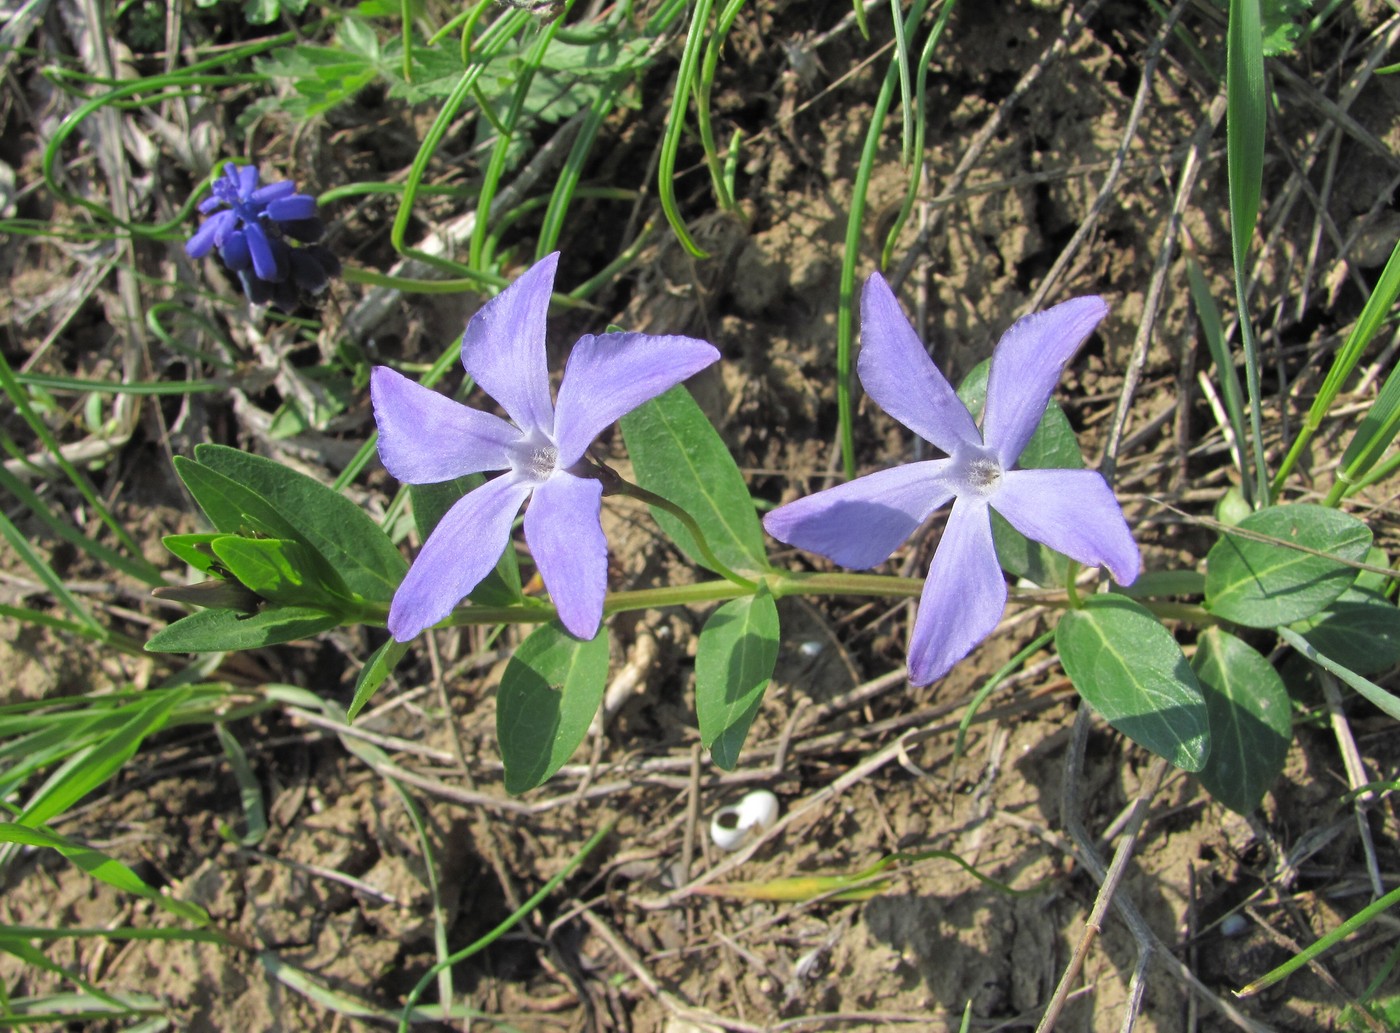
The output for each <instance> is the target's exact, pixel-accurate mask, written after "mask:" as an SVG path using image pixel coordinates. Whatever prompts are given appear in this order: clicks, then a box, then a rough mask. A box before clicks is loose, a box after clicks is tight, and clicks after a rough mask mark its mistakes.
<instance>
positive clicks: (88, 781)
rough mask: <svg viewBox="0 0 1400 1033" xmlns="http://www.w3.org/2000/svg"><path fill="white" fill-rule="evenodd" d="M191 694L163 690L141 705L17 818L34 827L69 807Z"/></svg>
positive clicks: (71, 761)
mask: <svg viewBox="0 0 1400 1033" xmlns="http://www.w3.org/2000/svg"><path fill="white" fill-rule="evenodd" d="M188 697H189V692H188V690H183V691H175V692H170V693H163V694H161V695H159V696H156V697H155V698H154V699H152V700H150V701H149V702H148V703H146V705H145V706H142V707H138V708H137V709H136V711H135V712H134V713H133V714H132V715H131V717H130V718H128V719H127V720H126V721H125V722H124V723H123V724H121V725H120V726H119V727H118V728H116V729H114V730H113V731H112V733H111V734H110V735H107V736H104V737H103V738H101V739H98V740H97V741H96V742H94V743H93V744H92V745H91V746H88V747H86V748H84V749H82V750H79V751H78V752H77V753H75V754H74V755H73V756H72V757H70V758H68V760H67V761H65V762H64V764H63V765H62V766H61V767H60V768H58V769H57V770H56V771H54V772H53V773H52V774H51V775H49V777H48V778H47V779H46V780H45V782H44V784H43V785H42V786H40V787H39V788H38V789H37V790H36V791H35V793H34V795H33V796H32V797H31V798H30V800H29V802H28V804H26V805H25V808H24V810H23V811H22V812H21V813H20V815H19V817H18V818H17V819H16V820H17V821H18V822H19V823H20V824H21V825H28V826H30V827H31V828H33V827H37V826H39V825H43V824H45V823H46V822H49V821H51V820H52V819H53V818H55V817H57V816H58V815H60V814H62V813H63V812H64V811H66V810H68V808H69V807H72V806H73V805H74V804H75V803H77V802H78V801H79V800H81V799H82V798H83V797H85V796H86V795H87V794H88V793H90V792H92V791H93V790H94V789H96V788H97V787H98V786H100V785H101V784H102V783H103V782H106V781H107V779H109V778H111V777H112V776H113V775H115V774H116V773H117V771H118V770H120V769H121V767H122V765H124V764H125V763H126V762H127V761H129V760H130V759H131V758H132V757H133V756H135V755H136V750H137V748H138V747H140V745H141V742H142V740H144V739H145V738H146V736H148V735H150V734H151V733H152V732H156V731H159V730H160V729H161V728H163V727H164V726H165V723H166V721H167V720H168V719H169V717H170V712H171V711H172V710H174V709H175V707H176V706H178V705H179V704H180V703H182V702H184V700H185V699H187V698H188Z"/></svg>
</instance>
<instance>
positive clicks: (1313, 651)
mask: <svg viewBox="0 0 1400 1033" xmlns="http://www.w3.org/2000/svg"><path fill="white" fill-rule="evenodd" d="M1278 635H1279V638H1281V639H1283V640H1284V641H1285V642H1287V643H1288V644H1289V645H1290V646H1292V647H1293V648H1294V649H1296V650H1298V652H1299V653H1301V654H1302V655H1303V656H1305V657H1307V658H1308V659H1309V660H1311V661H1312V662H1313V663H1315V664H1317V665H1318V666H1319V667H1321V668H1322V669H1323V670H1325V671H1329V672H1330V673H1332V674H1335V675H1336V676H1337V677H1338V678H1340V679H1341V680H1342V681H1344V682H1345V683H1346V684H1347V685H1349V686H1351V687H1352V688H1353V689H1355V690H1356V691H1357V692H1358V693H1360V694H1361V695H1362V696H1364V697H1366V699H1368V700H1370V701H1371V703H1372V704H1373V705H1375V706H1376V707H1377V708H1378V709H1379V710H1381V711H1382V712H1383V713H1385V714H1389V715H1390V716H1391V717H1393V718H1394V719H1395V720H1397V721H1400V696H1396V695H1395V694H1394V693H1391V692H1387V691H1386V690H1385V689H1383V688H1381V687H1380V686H1379V685H1377V684H1376V683H1375V682H1373V681H1369V680H1367V679H1366V678H1363V677H1361V675H1359V674H1357V673H1356V672H1355V671H1353V670H1351V669H1350V668H1347V667H1344V666H1342V665H1341V664H1339V663H1337V661H1335V660H1333V659H1332V658H1331V657H1330V656H1328V655H1327V654H1325V653H1322V652H1319V651H1318V649H1317V648H1316V647H1315V646H1313V645H1312V643H1310V642H1309V641H1308V640H1307V639H1305V638H1304V637H1303V636H1302V635H1300V634H1298V633H1297V632H1296V631H1294V630H1293V629H1292V628H1279V629H1278Z"/></svg>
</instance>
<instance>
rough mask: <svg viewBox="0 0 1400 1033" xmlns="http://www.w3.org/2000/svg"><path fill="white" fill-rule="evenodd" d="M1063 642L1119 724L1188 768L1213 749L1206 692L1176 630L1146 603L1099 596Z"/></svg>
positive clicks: (1073, 620) (1085, 682)
mask: <svg viewBox="0 0 1400 1033" xmlns="http://www.w3.org/2000/svg"><path fill="white" fill-rule="evenodd" d="M1055 647H1056V648H1057V649H1058V650H1059V653H1060V660H1061V662H1062V663H1063V664H1064V667H1065V673H1066V674H1068V675H1069V678H1070V681H1072V682H1074V687H1075V688H1076V689H1078V690H1079V694H1080V695H1081V696H1083V697H1084V699H1085V700H1086V701H1087V702H1088V703H1089V704H1090V705H1091V706H1092V707H1093V708H1094V709H1095V710H1097V711H1098V712H1099V713H1100V714H1102V715H1103V716H1104V718H1105V719H1106V720H1107V721H1108V723H1109V724H1111V725H1112V726H1113V727H1114V728H1116V729H1118V730H1119V731H1120V732H1122V733H1123V734H1124V735H1126V736H1127V737H1128V738H1129V739H1132V740H1133V741H1134V742H1135V743H1137V744H1138V745H1139V746H1143V747H1145V748H1147V749H1149V750H1151V751H1152V752H1153V753H1155V754H1157V755H1158V756H1160V757H1165V758H1166V759H1167V760H1169V761H1171V762H1172V763H1173V764H1175V765H1176V766H1177V767H1179V768H1181V769H1182V770H1183V771H1200V770H1201V768H1202V767H1203V766H1204V765H1205V762H1206V756H1207V754H1208V753H1209V752H1210V731H1209V725H1208V724H1207V718H1206V703H1205V698H1204V697H1203V696H1202V694H1201V687H1200V685H1199V684H1197V682H1196V676H1195V674H1194V673H1193V672H1192V670H1191V665H1190V664H1188V663H1187V662H1186V657H1185V656H1184V655H1183V654H1182V652H1181V647H1180V646H1178V645H1177V644H1176V639H1174V638H1172V635H1171V632H1169V631H1168V630H1167V629H1166V628H1164V627H1162V625H1161V624H1160V623H1159V622H1158V620H1157V618H1156V617H1154V616H1152V614H1151V613H1149V612H1148V611H1147V610H1146V609H1144V608H1143V607H1142V606H1140V605H1139V604H1137V603H1135V602H1133V601H1132V600H1131V599H1124V598H1122V597H1121V596H1117V595H1096V596H1094V597H1093V598H1091V599H1089V600H1088V601H1087V602H1086V603H1085V605H1084V608H1083V609H1080V610H1070V611H1069V612H1068V613H1066V614H1065V615H1064V616H1063V617H1061V618H1060V623H1059V626H1058V627H1057V628H1056V629H1055Z"/></svg>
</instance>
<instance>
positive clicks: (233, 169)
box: [225, 165, 258, 201]
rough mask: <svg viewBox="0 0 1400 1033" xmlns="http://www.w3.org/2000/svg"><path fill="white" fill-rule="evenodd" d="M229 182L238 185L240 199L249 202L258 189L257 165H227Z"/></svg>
mask: <svg viewBox="0 0 1400 1033" xmlns="http://www.w3.org/2000/svg"><path fill="white" fill-rule="evenodd" d="M225 169H226V170H227V174H228V178H229V181H230V182H232V183H234V184H236V185H237V187H236V188H237V190H238V199H239V200H240V201H248V200H250V199H251V198H252V196H253V191H254V190H256V189H258V167H257V166H256V165H226V166H225Z"/></svg>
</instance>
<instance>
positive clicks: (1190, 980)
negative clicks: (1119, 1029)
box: [1051, 703, 1274, 1033]
mask: <svg viewBox="0 0 1400 1033" xmlns="http://www.w3.org/2000/svg"><path fill="white" fill-rule="evenodd" d="M1090 720H1091V710H1090V707H1089V705H1088V704H1087V703H1083V704H1081V705H1080V708H1079V712H1078V713H1077V714H1076V715H1075V719H1074V726H1073V731H1072V736H1071V742H1070V748H1069V752H1068V754H1067V756H1066V761H1065V788H1066V792H1067V793H1068V792H1069V791H1071V787H1072V786H1075V785H1078V784H1080V783H1082V780H1083V774H1084V772H1083V761H1084V748H1085V746H1086V745H1087V743H1088V741H1089V723H1090ZM1064 806H1065V813H1064V814H1063V815H1062V819H1063V821H1064V824H1065V827H1066V828H1067V829H1068V830H1069V833H1070V836H1071V838H1072V839H1073V840H1074V843H1073V850H1072V852H1071V856H1072V857H1074V859H1075V860H1076V861H1078V862H1079V864H1081V865H1083V866H1084V867H1085V868H1087V869H1088V870H1089V873H1090V874H1091V875H1093V876H1094V879H1095V880H1096V881H1098V882H1100V883H1102V882H1103V881H1104V879H1105V878H1107V876H1108V869H1107V868H1106V867H1105V866H1104V863H1103V860H1102V859H1101V858H1100V857H1099V855H1098V853H1097V851H1096V850H1095V849H1094V844H1093V841H1092V840H1091V839H1090V838H1089V833H1088V831H1087V830H1086V829H1085V828H1084V822H1083V820H1082V818H1081V816H1080V813H1079V811H1078V809H1077V807H1075V808H1071V807H1070V806H1069V804H1068V801H1067V802H1066V804H1065V805H1064ZM1051 841H1052V842H1057V841H1056V840H1054V839H1052V840H1051ZM1057 845H1060V844H1059V843H1058V842H1057ZM1065 848H1066V847H1065V846H1064V845H1061V849H1065ZM1113 906H1114V907H1115V908H1117V909H1118V915H1119V917H1120V918H1122V919H1123V922H1124V924H1125V925H1127V927H1128V929H1129V931H1130V932H1131V933H1132V934H1133V939H1135V940H1136V941H1137V942H1138V944H1139V946H1140V948H1141V946H1142V945H1144V944H1147V945H1150V948H1151V950H1152V960H1154V961H1156V962H1158V963H1159V964H1160V965H1162V967H1163V968H1165V969H1167V971H1169V972H1170V973H1171V974H1172V975H1173V976H1175V977H1176V978H1177V979H1179V980H1181V981H1182V982H1183V983H1185V984H1186V985H1187V986H1188V987H1189V988H1190V989H1192V990H1194V991H1195V992H1196V994H1197V995H1198V996H1199V997H1200V998H1201V1000H1203V1001H1205V1002H1206V1003H1207V1004H1209V1005H1210V1006H1211V1007H1213V1008H1215V1009H1216V1010H1217V1011H1218V1012H1220V1014H1222V1015H1223V1016H1225V1017H1226V1018H1227V1019H1229V1020H1230V1021H1231V1022H1233V1023H1234V1024H1235V1025H1236V1026H1238V1027H1239V1028H1240V1029H1244V1030H1248V1031H1249V1033H1274V1030H1273V1027H1272V1026H1266V1025H1264V1024H1263V1023H1262V1022H1256V1021H1254V1020H1253V1019H1251V1018H1250V1017H1249V1016H1247V1015H1245V1014H1244V1013H1243V1012H1242V1011H1240V1010H1239V1009H1238V1008H1236V1007H1235V1006H1234V1005H1233V1004H1231V1003H1230V1002H1229V1001H1226V1000H1224V999H1223V998H1221V997H1219V996H1217V995H1216V993H1215V992H1214V991H1213V990H1211V988H1210V987H1208V986H1206V985H1205V984H1204V983H1202V982H1201V981H1200V979H1199V978H1197V976H1196V973H1194V972H1192V971H1191V970H1190V969H1189V968H1187V967H1186V965H1185V964H1183V963H1182V962H1181V960H1180V959H1179V958H1177V956H1176V955H1175V954H1173V953H1172V952H1171V950H1170V949H1169V948H1168V947H1167V946H1166V945H1165V944H1163V943H1162V941H1161V940H1160V939H1158V937H1157V934H1156V933H1154V932H1153V931H1152V927H1151V926H1149V925H1148V924H1147V920H1146V919H1144V918H1143V917H1142V912H1140V911H1139V910H1138V909H1137V905H1135V904H1134V903H1133V902H1132V901H1130V900H1128V899H1127V898H1126V897H1120V896H1117V895H1115V896H1114V897H1113Z"/></svg>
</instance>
